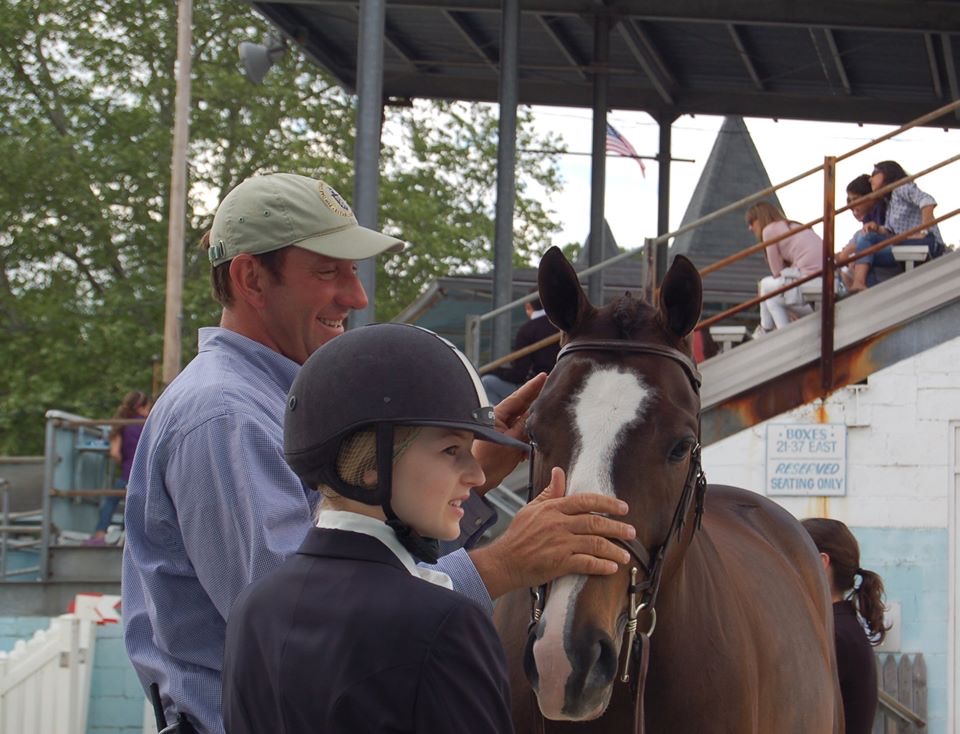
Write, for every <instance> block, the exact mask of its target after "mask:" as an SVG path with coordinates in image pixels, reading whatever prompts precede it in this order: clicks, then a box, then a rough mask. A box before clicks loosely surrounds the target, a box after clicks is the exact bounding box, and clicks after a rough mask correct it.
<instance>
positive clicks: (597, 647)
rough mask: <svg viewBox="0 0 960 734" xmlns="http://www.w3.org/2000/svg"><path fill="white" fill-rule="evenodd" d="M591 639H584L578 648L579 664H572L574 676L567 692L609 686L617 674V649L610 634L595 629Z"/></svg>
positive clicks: (573, 692)
mask: <svg viewBox="0 0 960 734" xmlns="http://www.w3.org/2000/svg"><path fill="white" fill-rule="evenodd" d="M592 637H593V639H592V640H590V641H589V642H587V641H586V640H585V641H584V642H585V643H586V644H584V645H583V646H582V647H580V650H582V653H581V654H580V655H579V656H577V657H579V658H580V659H579V661H578V662H579V663H580V664H579V665H577V664H574V676H573V677H572V678H571V680H570V682H569V683H570V685H569V688H568V693H569V694H574V697H575V698H576V697H577V696H576V692H577V691H591V690H597V689H603V688H606V687H607V686H609V685H610V684H611V683H612V682H613V679H614V677H615V676H616V674H617V651H616V649H615V648H614V645H613V642H612V641H611V640H610V636H609V635H607V634H606V633H605V632H602V631H600V630H595V632H594V633H593V635H592Z"/></svg>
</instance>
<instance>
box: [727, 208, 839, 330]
mask: <svg viewBox="0 0 960 734" xmlns="http://www.w3.org/2000/svg"><path fill="white" fill-rule="evenodd" d="M746 220H747V227H749V229H750V231H751V232H753V234H754V236H755V237H756V238H757V241H758V242H763V241H765V240H770V239H773V238H774V237H777V236H779V235H782V234H786V233H788V232H792V234H790V236H789V237H785V238H784V239H782V240H780V241H779V242H775V243H773V244H772V245H769V246H768V247H767V249H766V250H765V251H764V255H765V257H766V259H767V264H768V265H769V266H770V273H771V274H770V275H769V276H767V277H766V278H763V279H762V280H761V281H760V295H766V294H767V293H770V292H771V291H775V290H777V289H778V288H782V287H783V286H784V285H786V284H787V283H788V282H789V281H790V280H792V279H796V278H800V277H803V276H804V275H809V274H810V273H814V272H816V271H817V270H819V269H820V267H821V264H822V261H823V240H821V239H820V237H819V236H817V233H816V232H814V231H813V230H811V229H803V227H802V226H801V225H800V223H799V222H794V221H792V220H788V219H787V218H786V217H785V216H784V214H783V212H781V211H780V210H779V209H777V207H775V206H774V205H773V204H771V203H770V202H768V201H758V202H757V203H756V204H754V205H753V206H751V207H750V208H749V209H747V215H746ZM811 311H812V309H811V308H810V306H809V305H807V304H804V303H802V302H801V300H800V293H799V291H797V290H796V289H794V290H792V291H787V292H786V293H781V294H780V295H778V296H773V297H772V298H768V299H767V300H765V301H761V302H760V326H758V327H757V330H756V331H755V332H754V333H753V336H754V338H756V337H758V336H761V335H763V334H767V333H769V332H771V331H773V330H774V329H775V328H776V329H780V328H783V327H784V326H786V325H787V324H788V323H790V321H791V312H792V314H793V317H792V318H796V317H797V316H802V315H804V314H807V313H810V312H811Z"/></svg>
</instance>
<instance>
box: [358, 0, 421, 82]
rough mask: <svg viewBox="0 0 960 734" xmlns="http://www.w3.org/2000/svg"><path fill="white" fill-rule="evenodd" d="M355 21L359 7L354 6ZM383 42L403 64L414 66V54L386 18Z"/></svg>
mask: <svg viewBox="0 0 960 734" xmlns="http://www.w3.org/2000/svg"><path fill="white" fill-rule="evenodd" d="M355 12H356V16H357V22H359V21H360V8H359V7H358V8H355ZM383 42H384V44H386V45H387V46H389V47H390V49H391V50H392V51H393V52H394V53H395V54H396V55H397V56H399V57H400V60H401V61H403V63H404V64H406V65H407V66H409V67H410V68H411V69H412V68H414V67H415V66H416V64H417V61H416V57H415V54H414V53H413V51H412V50H411V49H410V47H409V46H408V45H407V43H406V42H405V41H404V40H403V37H402V36H401V35H400V33H399V32H398V31H397V30H396V29H395V28H394V27H392V26H391V25H390V21H389V20H386V21H385V22H384V27H383Z"/></svg>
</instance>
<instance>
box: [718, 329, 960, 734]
mask: <svg viewBox="0 0 960 734" xmlns="http://www.w3.org/2000/svg"><path fill="white" fill-rule="evenodd" d="M824 419H825V420H824ZM951 421H954V422H955V421H960V339H954V340H951V341H949V342H946V343H944V344H941V345H939V346H938V347H935V348H933V349H930V350H927V351H926V352H924V353H922V354H920V355H917V356H915V357H912V358H910V359H906V360H903V361H901V362H898V363H897V364H895V365H892V366H891V367H888V368H886V369H884V370H881V371H879V372H876V373H874V374H873V375H871V376H870V377H869V379H868V380H867V381H866V384H862V385H855V386H852V387H849V388H844V389H842V390H838V391H837V392H836V393H834V394H833V395H831V396H829V397H828V398H827V399H826V400H824V401H823V403H822V405H821V404H819V403H816V404H812V405H807V406H804V407H801V408H798V409H796V410H794V411H791V412H789V413H787V414H784V415H781V416H777V417H776V418H775V419H773V420H771V421H769V422H768V423H780V424H782V423H818V422H827V423H840V424H845V425H846V426H847V462H846V463H847V493H846V496H844V497H773V498H772V499H774V500H775V501H776V502H778V503H779V504H780V505H782V506H783V507H784V508H786V509H787V510H788V511H789V512H791V513H792V514H793V515H795V516H796V517H797V518H804V517H832V518H835V519H838V520H842V521H843V522H845V523H846V524H847V525H849V526H850V528H851V530H853V532H854V534H855V535H856V536H857V539H858V541H859V542H860V550H861V565H862V566H863V567H864V568H869V569H871V570H873V571H876V572H877V573H879V574H880V575H881V576H882V577H883V580H884V584H885V586H886V589H887V599H888V601H899V602H900V603H901V605H902V622H901V635H902V637H901V651H902V652H910V653H914V652H922V653H923V655H924V658H925V659H926V664H927V673H928V681H927V684H928V691H929V697H928V714H929V718H928V728H927V731H928V732H929V733H930V734H946V732H948V731H951V726H950V723H949V722H948V720H947V717H948V679H947V677H948V669H949V655H950V654H951V653H950V649H949V647H948V636H949V628H950V620H951V617H952V615H955V614H956V613H957V612H956V610H955V609H954V608H953V603H952V599H951V597H950V583H949V575H950V573H951V568H952V567H953V566H952V565H951V559H950V512H951V509H952V506H951V502H950V495H951V493H952V492H953V491H954V486H953V482H954V479H953V474H952V471H951V470H952V469H954V470H955V467H954V463H953V462H952V460H951V455H950V450H951V445H952V444H951V430H952V429H951ZM768 423H762V424H759V425H757V426H754V427H752V428H749V429H747V430H745V431H741V432H740V433H738V434H736V435H734V436H731V437H729V438H727V439H724V440H723V441H720V442H718V443H716V444H713V445H711V446H708V447H707V448H705V449H704V457H703V465H704V470H705V471H706V473H707V478H708V479H709V481H710V482H711V483H714V484H732V485H735V486H740V487H745V488H747V489H752V490H754V491H758V492H763V487H764V480H765V476H764V474H765V459H766V457H765V449H766V432H767V425H768ZM958 462H960V456H958ZM955 662H956V663H957V664H960V661H955ZM956 695H958V696H960V691H958V692H957V694H956ZM958 704H960V702H958Z"/></svg>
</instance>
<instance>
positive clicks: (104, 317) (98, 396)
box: [0, 0, 559, 454]
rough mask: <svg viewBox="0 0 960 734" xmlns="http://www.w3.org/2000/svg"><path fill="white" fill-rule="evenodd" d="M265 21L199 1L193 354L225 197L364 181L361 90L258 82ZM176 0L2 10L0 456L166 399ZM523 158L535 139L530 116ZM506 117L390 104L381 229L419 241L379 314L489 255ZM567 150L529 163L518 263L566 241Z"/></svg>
mask: <svg viewBox="0 0 960 734" xmlns="http://www.w3.org/2000/svg"><path fill="white" fill-rule="evenodd" d="M267 30H268V28H267V25H266V23H265V21H264V20H263V19H262V18H261V17H260V16H258V15H257V14H256V13H255V12H254V11H252V10H251V9H250V7H249V6H248V5H246V4H244V3H241V2H237V1H234V0H231V1H228V2H221V3H207V4H201V5H199V6H196V7H195V8H194V28H193V44H194V58H193V75H192V76H193V80H192V87H193V88H192V110H191V121H190V148H189V184H190V186H189V195H188V212H187V234H186V242H185V245H184V246H185V250H186V257H185V283H184V308H183V313H184V320H183V324H182V329H183V340H184V341H183V344H184V352H185V354H184V360H185V361H186V360H187V359H189V358H190V357H191V356H192V354H193V352H194V350H195V335H196V330H197V328H198V327H199V326H203V325H210V324H215V323H216V322H217V320H218V318H219V309H218V307H217V305H216V304H215V303H214V302H213V300H212V299H211V298H210V296H209V284H208V267H207V263H206V260H205V257H204V255H203V253H201V252H200V251H199V250H197V249H196V248H195V246H194V243H196V242H197V241H199V239H200V236H201V234H202V233H203V232H204V231H205V230H206V229H207V228H208V227H209V224H210V220H211V218H212V212H213V209H214V208H215V206H216V202H217V201H218V200H219V199H220V197H221V196H222V194H224V193H225V192H226V191H228V190H229V189H230V188H232V187H233V186H235V185H236V184H237V183H238V182H240V181H241V180H243V179H244V178H246V177H248V176H250V175H252V174H254V173H257V172H268V171H277V170H290V171H296V172H300V173H306V174H310V175H315V176H318V177H321V178H324V179H325V180H327V181H329V182H331V183H332V184H333V185H334V186H336V187H337V188H338V189H340V191H341V192H342V193H344V194H345V195H346V196H347V197H348V198H349V197H350V194H351V192H352V190H353V169H352V158H353V148H354V113H355V99H354V98H353V97H351V96H349V95H347V94H346V93H345V92H344V91H343V90H342V89H340V88H339V87H337V86H336V84H335V83H334V82H333V80H331V79H330V78H329V77H328V76H327V75H325V74H324V73H323V72H322V71H321V70H320V69H319V68H318V67H316V66H314V65H312V64H311V63H310V62H309V61H308V60H307V59H306V58H305V57H304V56H303V55H302V54H299V53H297V52H296V51H295V50H293V51H292V52H290V53H288V54H286V56H285V57H284V58H283V59H282V61H281V63H280V64H279V65H278V67H276V68H274V69H273V70H271V71H270V73H269V74H268V75H267V78H266V80H265V83H264V84H263V85H262V86H254V85H252V84H251V83H250V82H249V81H247V80H246V79H245V78H244V77H243V76H242V74H241V73H240V71H239V63H238V59H237V53H236V48H237V45H238V44H239V42H240V41H242V40H248V39H256V38H261V37H262V36H263V35H264V34H265V33H266V31H267ZM175 35H176V5H175V4H174V3H169V2H160V0H139V1H137V2H134V1H133V0H102V1H101V2H97V3H93V2H89V0H88V1H87V2H80V3H73V4H71V3H60V2H52V1H51V0H0V161H3V167H2V169H3V175H2V176H0V217H2V220H0V222H2V224H0V265H2V268H0V273H2V275H0V330H2V334H3V336H2V340H3V341H2V344H3V346H2V348H0V374H2V376H3V377H2V379H0V453H12V454H23V453H38V452H40V451H42V434H43V413H44V412H45V411H46V410H48V409H50V408H58V409H62V410H68V411H72V412H77V413H81V414H85V415H91V416H98V417H100V416H107V415H110V414H111V413H112V412H113V409H114V407H115V405H116V403H117V402H118V401H119V399H120V397H121V396H122V394H123V393H124V392H125V391H127V390H128V389H133V388H142V389H149V388H150V386H151V384H152V382H153V380H152V377H153V369H154V364H155V363H156V362H157V361H158V360H159V357H160V354H161V353H162V339H163V335H162V332H163V308H164V292H165V291H164V281H165V276H166V265H165V261H166V249H167V245H166V241H167V212H168V195H169V181H170V151H171V144H172V140H171V130H172V124H173V108H174V84H175V82H174V77H173V69H174V65H175V57H176V37H175ZM520 117H521V128H520V131H519V133H518V136H519V140H518V142H519V147H521V148H524V147H529V148H547V147H556V145H557V141H555V140H546V139H542V138H539V139H538V138H537V136H536V135H534V134H533V133H532V132H531V130H532V126H531V125H530V124H529V122H530V113H529V111H526V110H522V111H521V116H520ZM495 151H496V110H495V108H493V107H490V106H488V105H467V104H454V103H444V104H434V103H426V102H415V103H414V104H413V105H412V106H410V107H404V108H394V107H388V108H387V110H386V113H385V122H384V150H383V164H382V174H383V178H382V181H381V194H380V198H381V208H382V215H381V217H382V226H383V228H384V229H385V230H386V231H389V232H390V233H391V234H395V235H396V236H398V237H401V238H402V239H404V240H406V241H409V242H411V243H413V245H414V246H413V247H412V248H411V249H410V250H409V251H408V253H406V254H404V256H403V257H399V258H392V259H382V261H381V262H380V263H379V268H380V277H378V280H377V317H378V318H380V319H386V318H390V317H391V316H392V315H394V314H395V313H397V312H398V311H399V310H400V309H401V308H403V307H404V306H406V305H407V304H408V303H409V302H410V300H412V299H413V298H414V297H415V296H416V295H417V293H419V291H420V290H421V289H422V287H423V286H424V285H425V284H426V283H428V282H429V281H430V280H431V279H432V278H434V277H436V276H438V275H442V274H449V273H451V272H462V271H465V270H484V269H487V268H489V267H490V264H491V248H492V236H493V206H494V191H495V182H496V176H495ZM555 163H556V161H555V158H553V157H550V156H547V157H544V156H542V155H536V156H534V155H528V156H522V157H521V158H520V160H519V164H518V176H519V180H518V197H517V203H516V256H517V259H518V263H519V262H528V261H529V259H530V257H531V256H532V255H533V254H534V253H536V252H538V251H542V250H543V249H545V247H546V246H547V244H548V241H549V238H550V235H551V234H552V233H553V232H555V231H556V230H557V225H556V224H555V223H554V222H553V221H552V220H551V218H550V212H548V211H547V210H546V209H545V208H544V206H543V205H542V203H541V202H540V200H539V199H541V198H542V197H538V196H535V195H533V194H532V193H530V192H531V191H536V192H544V191H545V192H548V193H549V192H550V191H552V190H555V189H556V188H557V187H558V186H559V180H558V177H557V170H556V165H555Z"/></svg>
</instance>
